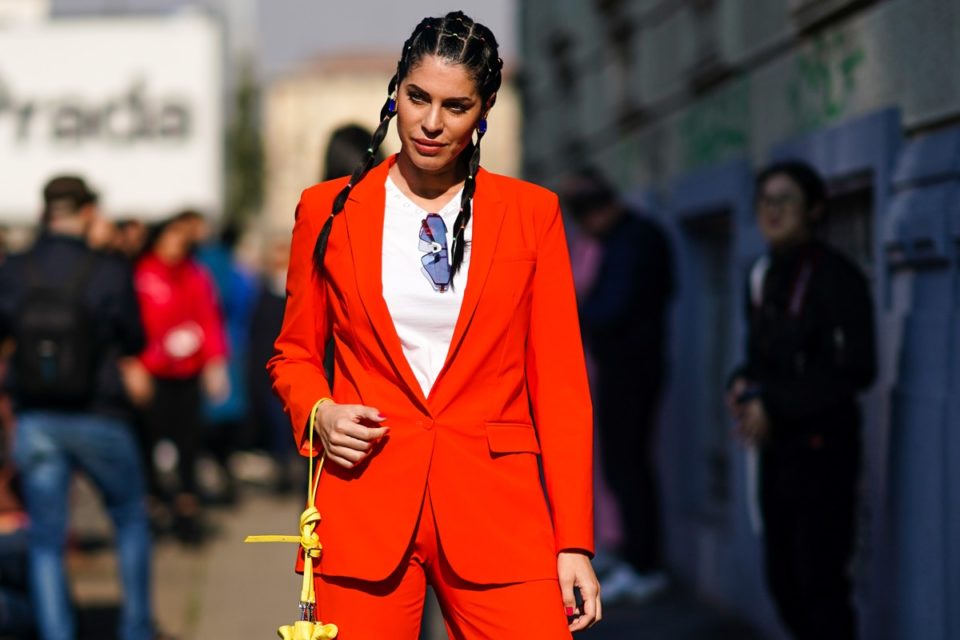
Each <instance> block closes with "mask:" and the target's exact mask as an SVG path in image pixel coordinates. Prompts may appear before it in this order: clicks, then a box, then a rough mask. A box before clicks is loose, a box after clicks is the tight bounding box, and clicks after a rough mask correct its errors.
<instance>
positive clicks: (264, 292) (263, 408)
mask: <svg viewBox="0 0 960 640" xmlns="http://www.w3.org/2000/svg"><path fill="white" fill-rule="evenodd" d="M264 253H265V257H264V268H263V275H262V276H261V279H260V287H259V290H258V292H257V299H256V302H255V304H254V308H253V317H252V319H251V322H250V343H249V344H250V347H249V354H250V367H249V371H248V388H249V390H250V408H251V414H252V418H253V421H254V424H255V425H256V430H257V440H258V441H259V443H260V444H262V445H263V446H264V448H265V449H266V450H267V451H268V452H269V453H270V455H271V457H272V458H273V460H274V464H275V468H276V471H277V475H276V485H275V488H276V490H277V491H278V492H280V493H286V492H289V491H291V490H292V489H294V488H295V487H296V486H298V485H294V483H293V481H294V478H296V477H299V476H298V475H297V471H296V469H297V468H302V465H297V467H292V466H291V462H292V461H293V460H294V459H296V458H297V457H298V456H297V455H296V453H297V450H296V444H295V443H294V441H293V438H291V437H290V420H289V419H288V418H287V415H286V414H285V413H284V411H283V404H282V403H281V402H280V399H279V398H277V396H276V395H275V394H274V393H273V388H272V384H271V382H270V376H269V375H268V374H267V371H266V369H265V367H266V364H267V361H268V360H270V358H272V357H273V353H274V351H273V343H274V341H275V340H276V339H277V335H278V334H279V333H280V327H281V326H282V325H283V308H284V305H285V304H286V301H287V295H286V284H287V266H288V264H289V262H290V239H289V238H288V237H283V238H273V239H272V240H271V241H270V242H268V243H267V247H266V249H265V251H264Z"/></svg>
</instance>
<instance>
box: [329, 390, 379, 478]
mask: <svg viewBox="0 0 960 640" xmlns="http://www.w3.org/2000/svg"><path fill="white" fill-rule="evenodd" d="M384 420H386V418H385V417H384V416H382V415H380V412H379V411H378V410H377V409H374V408H373V407H366V406H364V405H362V404H337V403H336V402H334V401H332V400H328V401H327V402H324V403H323V404H321V405H320V408H319V409H317V420H316V423H315V426H314V428H315V429H316V432H317V435H318V436H319V437H320V442H322V443H323V449H324V451H326V452H327V459H328V460H332V461H333V462H335V463H337V464H338V465H340V466H341V467H344V468H345V469H352V468H353V467H355V466H357V465H358V464H360V463H361V462H363V460H364V459H365V458H366V457H367V456H368V455H370V452H371V451H372V450H373V446H374V445H375V444H376V443H377V442H379V441H380V439H381V438H383V437H384V436H385V435H387V433H388V432H389V431H390V427H387V426H382V427H380V426H370V423H373V424H374V425H377V424H380V423H381V422H383V421H384Z"/></svg>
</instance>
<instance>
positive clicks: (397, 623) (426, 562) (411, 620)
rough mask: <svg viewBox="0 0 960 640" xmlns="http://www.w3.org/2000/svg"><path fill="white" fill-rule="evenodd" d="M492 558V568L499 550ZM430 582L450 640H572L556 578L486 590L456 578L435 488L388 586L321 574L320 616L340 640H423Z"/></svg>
mask: <svg viewBox="0 0 960 640" xmlns="http://www.w3.org/2000/svg"><path fill="white" fill-rule="evenodd" d="M482 552H484V550H481V549H480V548H479V545H478V553H482ZM486 552H487V553H490V554H491V562H494V561H495V558H494V557H493V556H494V555H495V553H496V551H495V550H486ZM428 583H429V584H430V586H432V587H433V590H434V592H435V593H436V595H437V600H438V601H439V603H440V609H441V610H442V612H443V618H444V622H445V624H446V627H447V634H448V635H449V637H450V638H451V640H492V639H500V638H504V639H510V638H524V639H525V640H526V639H531V640H560V639H564V640H570V638H571V637H572V635H571V633H570V630H569V628H568V626H567V619H566V615H565V613H564V606H563V600H562V598H561V595H560V584H559V582H558V581H557V580H556V579H552V580H533V581H530V582H517V583H511V584H497V585H480V584H474V583H470V582H466V581H465V580H463V579H461V578H459V577H457V575H456V574H455V573H454V572H453V569H452V568H451V567H450V564H449V563H448V562H447V560H446V558H445V557H444V555H443V550H442V549H441V546H440V539H439V537H438V535H437V528H436V521H435V519H434V515H433V508H432V506H431V504H430V492H429V490H428V491H427V493H426V495H425V496H424V500H423V506H422V508H421V512H420V521H419V523H418V525H417V530H416V532H415V533H414V536H413V540H412V542H411V545H410V550H409V551H408V552H407V554H406V555H405V556H404V559H403V561H402V562H401V563H400V566H399V567H398V568H397V570H396V571H395V572H394V573H393V574H392V575H391V576H390V577H389V578H387V579H386V580H384V581H382V582H369V581H366V580H358V579H356V578H342V577H328V576H318V577H317V578H316V582H315V584H316V591H317V618H318V619H319V620H322V621H323V622H325V623H334V624H336V625H337V626H338V627H339V628H340V634H339V635H338V636H337V640H417V638H418V637H419V633H420V623H421V618H422V616H423V601H424V596H425V594H426V587H427V584H428Z"/></svg>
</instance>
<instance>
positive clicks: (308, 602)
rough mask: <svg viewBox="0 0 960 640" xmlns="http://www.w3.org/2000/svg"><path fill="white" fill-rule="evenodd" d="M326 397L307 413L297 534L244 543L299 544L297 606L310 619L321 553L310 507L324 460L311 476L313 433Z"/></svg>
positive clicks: (314, 513) (249, 538)
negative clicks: (303, 504)
mask: <svg viewBox="0 0 960 640" xmlns="http://www.w3.org/2000/svg"><path fill="white" fill-rule="evenodd" d="M330 401H331V400H330V398H320V399H319V400H317V403H316V404H315V405H313V409H311V411H310V424H309V429H310V435H309V436H308V437H309V442H310V458H309V460H310V462H309V468H310V476H309V477H308V478H307V508H306V509H304V510H303V513H301V514H300V535H299V536H284V535H265V536H247V537H246V538H244V540H243V541H244V542H295V543H299V544H300V547H301V548H302V549H303V586H302V587H301V589H300V607H301V609H302V610H303V612H304V613H305V614H306V613H307V612H309V614H310V618H304V619H312V614H313V608H314V605H315V604H316V602H317V596H316V593H314V588H313V564H314V560H318V559H319V558H320V554H321V552H322V551H323V545H321V544H320V538H319V536H317V534H316V531H315V529H316V527H317V525H318V524H320V512H319V511H317V508H316V507H315V506H314V504H315V502H316V497H317V487H318V486H319V485H320V474H321V473H322V472H323V463H324V461H325V460H326V457H327V453H326V451H324V452H322V453H321V454H320V460H319V461H318V462H317V475H316V477H314V475H313V458H314V453H313V432H314V429H315V427H316V422H317V412H318V411H319V410H320V407H321V405H323V403H324V402H330Z"/></svg>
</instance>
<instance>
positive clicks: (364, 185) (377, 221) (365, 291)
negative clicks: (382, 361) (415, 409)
mask: <svg viewBox="0 0 960 640" xmlns="http://www.w3.org/2000/svg"><path fill="white" fill-rule="evenodd" d="M393 163H394V158H390V159H388V160H385V161H384V162H381V163H380V164H379V165H378V166H376V167H374V168H373V169H371V170H370V172H369V173H368V174H367V175H366V176H365V177H364V179H363V180H361V181H360V183H359V184H358V185H357V186H356V187H354V190H353V192H351V194H350V197H349V199H348V200H347V203H346V206H345V207H344V211H343V214H342V215H343V216H344V218H345V219H346V223H347V236H348V238H349V242H350V253H351V255H352V256H353V267H354V273H355V275H356V279H357V288H358V290H359V292H360V301H361V302H362V303H363V307H364V310H365V311H366V312H367V317H368V318H369V319H370V323H371V325H373V331H374V333H375V334H376V337H377V340H378V341H379V342H380V345H381V346H382V347H383V350H384V351H385V352H386V353H387V355H388V356H389V358H390V360H391V363H392V364H393V367H394V370H395V371H396V372H397V374H398V375H399V377H400V378H401V379H402V380H403V381H404V382H405V383H406V386H407V388H408V392H409V394H410V396H411V397H412V398H413V399H415V400H416V401H417V402H418V403H419V405H420V406H421V408H422V409H423V410H424V411H429V410H428V408H427V400H426V398H425V397H424V395H423V390H422V389H421V388H420V383H419V382H417V378H416V376H414V374H413V370H412V369H411V368H410V363H409V362H407V358H406V356H405V355H404V354H403V348H402V347H401V346H400V337H399V336H398V335H397V329H396V327H395V326H394V324H393V318H392V317H391V316H390V310H389V309H388V308H387V303H386V301H385V300H384V299H383V277H382V270H383V215H384V207H385V206H386V191H385V189H384V183H385V181H386V179H387V172H388V171H389V169H390V167H391V166H392V165H393Z"/></svg>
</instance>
